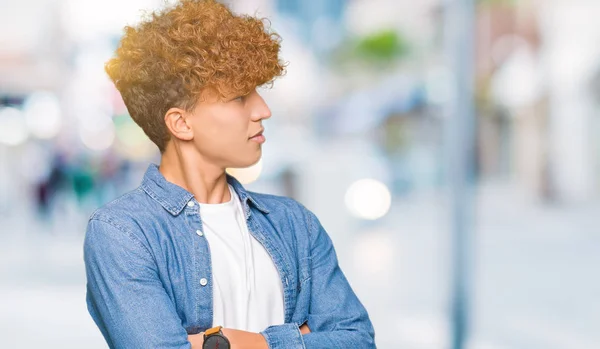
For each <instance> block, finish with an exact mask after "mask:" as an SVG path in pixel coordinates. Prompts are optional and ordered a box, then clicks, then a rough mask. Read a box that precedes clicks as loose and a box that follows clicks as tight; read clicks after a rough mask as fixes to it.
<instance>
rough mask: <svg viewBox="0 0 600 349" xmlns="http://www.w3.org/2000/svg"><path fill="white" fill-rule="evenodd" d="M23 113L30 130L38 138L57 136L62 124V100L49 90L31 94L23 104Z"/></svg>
mask: <svg viewBox="0 0 600 349" xmlns="http://www.w3.org/2000/svg"><path fill="white" fill-rule="evenodd" d="M23 114H24V115H25V121H26V123H27V127H28V128H29V132H31V134H32V135H33V136H35V137H37V138H41V139H51V138H54V137H56V135H58V133H59V132H60V128H61V126H62V114H61V108H60V101H59V99H58V98H57V97H56V95H54V94H52V93H49V92H36V93H33V94H31V95H30V96H29V97H28V98H27V99H26V100H25V103H24V105H23Z"/></svg>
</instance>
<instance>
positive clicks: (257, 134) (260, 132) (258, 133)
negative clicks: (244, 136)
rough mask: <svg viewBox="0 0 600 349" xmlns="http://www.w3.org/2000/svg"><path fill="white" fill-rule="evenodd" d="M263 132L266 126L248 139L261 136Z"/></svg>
mask: <svg viewBox="0 0 600 349" xmlns="http://www.w3.org/2000/svg"><path fill="white" fill-rule="evenodd" d="M263 132H265V129H264V128H263V129H261V130H260V131H258V132H257V133H256V134H254V136H251V137H250V138H248V139H251V138H254V137H258V136H261V135H262V134H263Z"/></svg>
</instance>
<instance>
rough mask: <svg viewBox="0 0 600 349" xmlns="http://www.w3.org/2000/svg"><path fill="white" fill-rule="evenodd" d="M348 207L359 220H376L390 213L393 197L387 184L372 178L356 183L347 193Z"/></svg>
mask: <svg viewBox="0 0 600 349" xmlns="http://www.w3.org/2000/svg"><path fill="white" fill-rule="evenodd" d="M345 202H346V207H347V208H348V210H350V212H351V213H352V214H353V215H354V216H356V217H359V218H363V219H369V220H375V219H379V218H381V217H383V216H385V214H386V213H387V212H388V211H389V209H390V205H391V203H392V195H391V194H390V190H389V189H388V188H387V187H386V186H385V184H383V183H381V182H379V181H377V180H375V179H370V178H365V179H361V180H358V181H356V182H354V183H353V184H352V185H350V187H349V188H348V190H347V191H346V197H345Z"/></svg>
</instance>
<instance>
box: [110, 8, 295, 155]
mask: <svg viewBox="0 0 600 349" xmlns="http://www.w3.org/2000/svg"><path fill="white" fill-rule="evenodd" d="M265 22H266V20H265V19H260V18H256V17H251V16H246V15H241V16H240V15H235V14H233V13H232V12H231V10H230V9H229V8H227V7H226V6H225V5H223V4H221V3H219V2H217V1H215V0H181V1H179V2H178V3H176V4H175V5H173V6H171V7H167V8H165V9H164V10H162V11H158V12H153V13H151V14H150V17H149V18H148V19H147V20H145V21H142V22H141V23H140V24H138V25H137V26H127V27H125V34H124V35H123V37H122V39H121V41H120V44H119V47H118V49H117V51H116V55H115V57H113V58H112V59H111V60H109V61H108V62H107V63H106V65H105V70H106V72H107V73H108V75H109V77H110V78H111V80H112V81H113V82H114V84H115V86H116V87H117V89H118V90H119V92H120V93H121V96H122V97H123V101H124V102H125V105H126V106H127V110H128V111H129V114H130V115H131V117H132V119H133V120H134V121H135V122H136V123H137V124H138V125H139V126H140V127H141V128H142V130H144V132H145V133H146V135H147V136H148V137H149V138H150V140H151V141H152V142H154V143H155V144H156V145H157V146H158V148H159V150H160V151H161V153H163V152H164V150H165V148H166V145H167V143H168V141H169V139H170V134H169V131H168V129H167V127H166V125H165V122H164V116H165V114H166V112H167V111H168V110H169V109H170V108H172V107H179V108H182V109H185V110H187V111H191V110H192V109H193V108H194V106H195V105H196V102H197V101H198V100H199V98H200V96H203V95H204V93H205V92H207V91H208V92H210V93H211V94H212V95H214V96H216V97H217V98H218V99H219V100H226V99H228V98H231V97H236V96H242V95H245V94H248V93H250V92H251V91H252V90H253V89H254V88H256V87H258V86H261V85H265V84H266V85H271V84H272V82H273V80H274V79H275V78H277V77H278V76H281V75H283V74H284V70H285V63H284V62H283V61H281V60H280V59H279V50H280V42H281V38H280V37H279V35H277V33H275V32H273V31H270V30H269V28H268V27H267V25H266V24H265Z"/></svg>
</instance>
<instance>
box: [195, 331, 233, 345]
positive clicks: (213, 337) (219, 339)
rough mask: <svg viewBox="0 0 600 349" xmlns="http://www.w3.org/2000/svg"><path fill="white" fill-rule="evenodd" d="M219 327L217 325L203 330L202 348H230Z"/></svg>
mask: <svg viewBox="0 0 600 349" xmlns="http://www.w3.org/2000/svg"><path fill="white" fill-rule="evenodd" d="M221 328H222V327H221V326H217V327H213V328H209V329H208V330H206V331H204V344H203V345H202V349H230V345H229V340H228V339H227V337H225V336H224V335H223V332H222V331H221Z"/></svg>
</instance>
